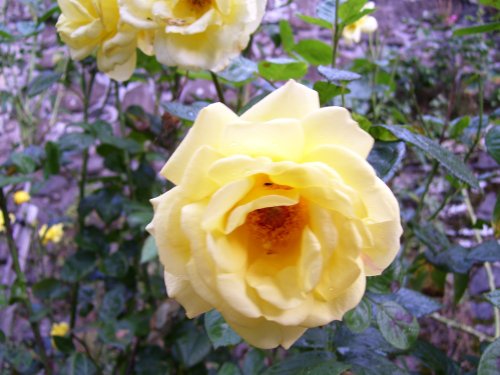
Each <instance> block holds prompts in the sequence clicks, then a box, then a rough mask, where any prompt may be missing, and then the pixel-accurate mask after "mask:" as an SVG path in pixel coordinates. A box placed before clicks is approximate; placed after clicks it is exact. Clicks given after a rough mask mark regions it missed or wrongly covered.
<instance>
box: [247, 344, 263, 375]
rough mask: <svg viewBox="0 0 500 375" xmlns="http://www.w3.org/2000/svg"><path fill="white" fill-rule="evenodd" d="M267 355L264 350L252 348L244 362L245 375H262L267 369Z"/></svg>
mask: <svg viewBox="0 0 500 375" xmlns="http://www.w3.org/2000/svg"><path fill="white" fill-rule="evenodd" d="M265 360H266V355H265V354H264V352H263V351H262V350H259V349H255V348H250V350H249V351H248V352H247V353H246V355H245V358H244V360H243V365H242V370H243V374H244V375H255V374H260V373H262V371H264V369H265V368H266V364H265Z"/></svg>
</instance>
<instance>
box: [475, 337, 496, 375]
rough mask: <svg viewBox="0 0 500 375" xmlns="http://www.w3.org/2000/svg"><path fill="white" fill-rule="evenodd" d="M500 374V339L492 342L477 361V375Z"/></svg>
mask: <svg viewBox="0 0 500 375" xmlns="http://www.w3.org/2000/svg"><path fill="white" fill-rule="evenodd" d="M499 373H500V339H496V340H495V341H493V342H492V343H491V344H490V345H489V346H488V347H487V348H486V350H485V351H484V353H483V355H482V356H481V360H480V361H479V367H478V370H477V374H478V375H498V374H499Z"/></svg>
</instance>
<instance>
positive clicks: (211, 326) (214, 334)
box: [205, 310, 241, 349]
mask: <svg viewBox="0 0 500 375" xmlns="http://www.w3.org/2000/svg"><path fill="white" fill-rule="evenodd" d="M205 330H206V331H207V335H208V337H209V338H210V341H212V345H213V346H214V348H215V349H217V348H218V347H221V346H228V345H236V344H238V343H240V342H241V337H240V336H238V334H237V333H236V332H234V331H233V329H232V328H231V327H230V326H229V325H228V324H227V323H226V321H225V320H224V318H223V317H222V315H221V314H220V313H219V312H218V311H216V310H212V311H210V312H208V313H206V314H205Z"/></svg>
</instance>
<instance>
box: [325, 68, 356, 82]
mask: <svg viewBox="0 0 500 375" xmlns="http://www.w3.org/2000/svg"><path fill="white" fill-rule="evenodd" d="M318 72H319V73H320V74H321V75H322V76H323V77H325V78H326V79H327V80H328V81H346V82H347V81H354V80H357V79H360V78H361V76H360V75H359V74H358V73H354V72H350V71H348V70H341V69H335V68H330V67H329V66H319V67H318Z"/></svg>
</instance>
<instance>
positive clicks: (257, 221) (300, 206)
mask: <svg viewBox="0 0 500 375" xmlns="http://www.w3.org/2000/svg"><path fill="white" fill-rule="evenodd" d="M306 214H307V211H306V204H305V202H303V201H300V202H299V203H297V204H294V205H292V206H276V207H267V208H261V209H259V210H255V211H252V212H250V213H249V214H248V216H247V219H246V224H247V228H248V230H249V232H250V236H251V237H252V238H253V240H254V241H257V242H259V243H260V245H261V246H262V248H263V249H264V250H266V253H267V254H274V253H275V251H276V250H277V249H278V248H282V247H283V246H286V245H287V244H289V243H290V241H292V240H295V239H297V236H298V235H300V233H302V229H304V226H305V224H306V221H307V216H306Z"/></svg>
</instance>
